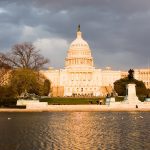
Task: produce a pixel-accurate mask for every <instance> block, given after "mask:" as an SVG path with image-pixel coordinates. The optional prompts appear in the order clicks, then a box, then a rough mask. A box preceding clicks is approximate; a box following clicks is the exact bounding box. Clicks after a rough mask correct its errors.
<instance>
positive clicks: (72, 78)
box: [41, 27, 150, 97]
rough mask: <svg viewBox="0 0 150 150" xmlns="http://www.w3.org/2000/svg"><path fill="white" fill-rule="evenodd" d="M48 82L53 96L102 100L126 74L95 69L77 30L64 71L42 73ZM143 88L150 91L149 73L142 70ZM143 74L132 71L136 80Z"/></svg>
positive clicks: (84, 42)
mask: <svg viewBox="0 0 150 150" xmlns="http://www.w3.org/2000/svg"><path fill="white" fill-rule="evenodd" d="M41 72H42V74H44V76H45V77H46V78H47V79H49V80H50V81H51V95H52V96H87V97H88V96H103V95H106V94H107V93H110V92H111V91H112V90H113V83H114V82H115V81H116V80H118V79H120V78H122V77H124V76H126V75H127V72H123V71H114V70H111V68H110V67H106V68H105V69H103V70H102V69H96V68H95V67H94V60H93V57H92V54H91V49H90V47H89V45H88V43H87V42H86V41H85V40H84V39H83V37H82V32H81V31H80V27H78V31H77V37H76V39H75V40H74V41H73V42H72V43H71V44H70V47H69V49H68V51H67V56H66V59H65V68H64V69H59V70H56V69H53V68H49V70H43V71H41ZM144 72H145V73H146V75H145V78H146V79H145V78H144V80H145V84H146V86H147V87H150V83H149V81H148V80H149V76H148V75H149V74H150V70H149V69H146V70H144ZM143 77H144V76H143V71H142V76H141V71H140V70H137V69H135V78H137V79H140V80H143Z"/></svg>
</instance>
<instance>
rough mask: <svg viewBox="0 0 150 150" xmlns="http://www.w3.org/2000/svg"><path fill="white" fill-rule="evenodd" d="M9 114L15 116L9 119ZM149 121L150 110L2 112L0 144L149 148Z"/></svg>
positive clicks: (16, 148)
mask: <svg viewBox="0 0 150 150" xmlns="http://www.w3.org/2000/svg"><path fill="white" fill-rule="evenodd" d="M140 116H142V117H140ZM8 117H11V118H13V119H11V120H9V121H8V119H7V118H8ZM135 118H136V119H135ZM149 122H150V118H149V113H128V112H124V113H123V112H111V113H110V112H104V113H102V112H66V113H11V114H10V113H1V114H0V125H1V128H0V147H3V150H10V149H13V150H27V149H28V150H30V149H31V150H53V149H54V150H58V149H60V150H67V149H69V150H71V149H72V150H74V149H76V150H84V149H85V150H88V149H89V150H101V149H102V150H116V149H119V150H120V149H121V150H127V149H128V150H133V149H136V150H148V149H150V144H149V141H150V126H149Z"/></svg>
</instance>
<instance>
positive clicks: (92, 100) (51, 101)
mask: <svg viewBox="0 0 150 150" xmlns="http://www.w3.org/2000/svg"><path fill="white" fill-rule="evenodd" d="M101 99H102V98H101ZM99 100H100V98H68V97H67V98H64V97H62V98H56V97H53V98H44V99H41V100H40V101H41V102H48V104H53V105H59V104H60V105H77V104H91V103H92V104H97V101H99Z"/></svg>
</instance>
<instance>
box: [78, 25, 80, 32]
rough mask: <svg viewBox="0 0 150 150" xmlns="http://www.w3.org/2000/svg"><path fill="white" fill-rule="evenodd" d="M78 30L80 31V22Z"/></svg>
mask: <svg viewBox="0 0 150 150" xmlns="http://www.w3.org/2000/svg"><path fill="white" fill-rule="evenodd" d="M78 32H80V24H79V25H78Z"/></svg>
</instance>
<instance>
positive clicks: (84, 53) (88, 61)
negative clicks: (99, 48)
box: [65, 25, 93, 69]
mask: <svg viewBox="0 0 150 150" xmlns="http://www.w3.org/2000/svg"><path fill="white" fill-rule="evenodd" d="M65 67H66V68H86V69H87V68H93V57H92V56H91V50H90V47H89V45H88V43H87V42H86V41H85V40H84V39H83V38H82V32H81V31H80V25H79V26H78V30H77V37H76V39H75V40H74V41H73V42H72V43H71V44H70V47H69V50H68V51H67V57H66V59H65Z"/></svg>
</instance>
